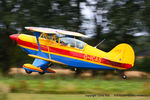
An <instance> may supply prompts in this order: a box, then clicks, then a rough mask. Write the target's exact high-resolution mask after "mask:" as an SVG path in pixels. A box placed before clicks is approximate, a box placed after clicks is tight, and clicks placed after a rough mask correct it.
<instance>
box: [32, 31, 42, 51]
mask: <svg viewBox="0 0 150 100" xmlns="http://www.w3.org/2000/svg"><path fill="white" fill-rule="evenodd" d="M33 34H34V35H35V36H36V40H37V44H38V49H39V52H41V48H40V43H39V37H40V35H41V33H40V32H33Z"/></svg>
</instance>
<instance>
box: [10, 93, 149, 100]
mask: <svg viewBox="0 0 150 100" xmlns="http://www.w3.org/2000/svg"><path fill="white" fill-rule="evenodd" d="M142 99H143V100H149V99H150V97H142V96H135V97H115V96H109V97H103V96H95V97H87V96H86V95H84V94H69V95H68V94H26V93H9V94H8V96H7V100H142Z"/></svg>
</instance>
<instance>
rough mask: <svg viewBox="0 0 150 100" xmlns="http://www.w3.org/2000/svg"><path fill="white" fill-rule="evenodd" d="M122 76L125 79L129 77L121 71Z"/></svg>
mask: <svg viewBox="0 0 150 100" xmlns="http://www.w3.org/2000/svg"><path fill="white" fill-rule="evenodd" d="M121 77H122V78H123V79H127V76H126V75H125V74H124V72H123V71H122V72H121Z"/></svg>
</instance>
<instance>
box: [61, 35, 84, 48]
mask: <svg viewBox="0 0 150 100" xmlns="http://www.w3.org/2000/svg"><path fill="white" fill-rule="evenodd" d="M60 44H61V45H65V46H69V47H74V48H78V49H83V48H84V46H85V44H86V43H85V42H83V41H80V40H77V39H75V38H69V37H64V38H60Z"/></svg>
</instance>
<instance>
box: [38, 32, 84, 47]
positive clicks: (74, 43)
mask: <svg viewBox="0 0 150 100" xmlns="http://www.w3.org/2000/svg"><path fill="white" fill-rule="evenodd" d="M40 38H41V39H44V40H49V41H51V43H54V44H55V43H57V44H60V45H61V46H67V47H72V48H77V49H80V50H82V49H83V48H84V46H85V44H86V43H85V42H83V41H80V40H78V39H75V38H70V37H63V38H58V37H55V35H52V34H50V35H47V34H41V36H40ZM52 41H53V42H52Z"/></svg>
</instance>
